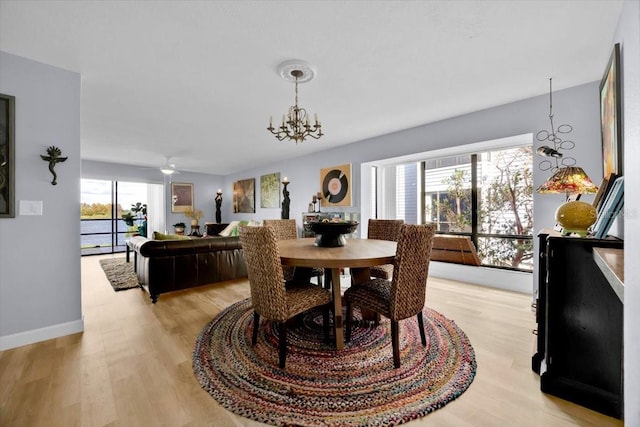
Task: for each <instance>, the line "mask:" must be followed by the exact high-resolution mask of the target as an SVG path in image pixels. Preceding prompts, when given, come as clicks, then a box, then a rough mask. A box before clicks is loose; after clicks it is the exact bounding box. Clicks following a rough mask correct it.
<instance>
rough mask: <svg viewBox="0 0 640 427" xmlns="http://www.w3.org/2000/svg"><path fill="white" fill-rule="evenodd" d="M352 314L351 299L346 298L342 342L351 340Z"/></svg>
mask: <svg viewBox="0 0 640 427" xmlns="http://www.w3.org/2000/svg"><path fill="white" fill-rule="evenodd" d="M352 315H353V306H352V305H351V301H349V300H348V299H347V318H346V319H345V325H344V326H345V329H346V330H345V334H344V342H349V341H351V316H352Z"/></svg>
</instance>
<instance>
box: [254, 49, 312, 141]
mask: <svg viewBox="0 0 640 427" xmlns="http://www.w3.org/2000/svg"><path fill="white" fill-rule="evenodd" d="M278 71H279V73H280V76H281V77H282V78H283V79H285V80H288V81H292V82H294V84H295V95H296V96H295V104H294V105H292V106H291V107H289V112H288V113H287V114H283V115H282V123H281V124H280V126H278V127H277V128H274V127H273V117H270V118H269V127H268V128H267V130H268V131H270V132H271V133H272V134H274V135H275V137H276V138H277V139H278V141H283V140H285V139H287V140H293V141H295V142H296V144H297V143H298V142H302V141H304V140H305V138H307V137H311V138H313V139H319V138H320V137H321V136H322V135H324V134H323V133H322V124H321V123H320V121H319V120H318V116H317V115H316V114H314V118H313V122H314V123H313V124H311V121H310V119H309V114H307V110H305V109H304V108H300V107H299V106H298V83H305V82H308V81H310V80H312V79H313V77H314V76H315V71H314V70H313V68H312V67H311V65H310V64H308V63H306V62H304V61H299V60H293V61H285V62H283V63H282V64H280V65H279V66H278Z"/></svg>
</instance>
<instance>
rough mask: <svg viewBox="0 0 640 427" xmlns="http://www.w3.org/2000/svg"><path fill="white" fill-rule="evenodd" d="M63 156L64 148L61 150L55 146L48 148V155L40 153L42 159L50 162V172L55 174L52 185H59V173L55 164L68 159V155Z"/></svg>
mask: <svg viewBox="0 0 640 427" xmlns="http://www.w3.org/2000/svg"><path fill="white" fill-rule="evenodd" d="M61 156H62V150H60V149H59V148H58V147H55V146H53V145H52V146H51V147H49V148H47V155H46V156H43V155H42V154H40V158H41V159H42V160H44V161H45V162H49V172H51V174H52V175H53V181H51V185H57V184H58V183H57V182H56V180H57V179H58V175H57V174H56V171H55V170H54V168H55V166H56V165H57V164H58V163H61V162H64V161H65V160H67V157H61Z"/></svg>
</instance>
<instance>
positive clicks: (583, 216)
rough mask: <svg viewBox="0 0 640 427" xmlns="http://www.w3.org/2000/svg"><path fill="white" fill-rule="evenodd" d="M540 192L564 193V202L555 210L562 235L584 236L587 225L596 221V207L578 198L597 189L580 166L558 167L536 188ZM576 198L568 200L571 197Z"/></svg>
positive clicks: (589, 225) (586, 231)
mask: <svg viewBox="0 0 640 427" xmlns="http://www.w3.org/2000/svg"><path fill="white" fill-rule="evenodd" d="M536 191H537V192H538V193H541V194H561V193H564V194H565V195H566V202H565V203H564V204H562V205H561V206H560V207H558V209H557V210H556V221H557V223H558V224H560V225H561V226H562V228H563V233H562V234H564V235H569V234H574V233H575V234H578V235H580V236H582V237H585V236H586V235H587V233H588V229H589V227H591V226H592V225H593V223H595V222H596V217H597V215H596V209H595V208H594V207H593V206H592V205H591V204H590V203H585V202H582V201H580V200H578V199H579V198H580V195H582V194H583V193H595V192H597V191H598V187H596V186H595V185H594V184H593V182H591V180H590V179H589V177H588V176H587V174H586V173H585V171H584V170H583V169H582V168H581V167H577V166H566V167H562V168H560V169H558V171H557V172H556V173H554V174H553V176H551V178H549V179H548V180H547V181H546V182H545V183H544V184H542V185H541V186H540V187H538V189H537V190H536ZM574 196H575V197H576V200H570V198H572V197H574Z"/></svg>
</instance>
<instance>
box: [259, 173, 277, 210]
mask: <svg viewBox="0 0 640 427" xmlns="http://www.w3.org/2000/svg"><path fill="white" fill-rule="evenodd" d="M260 207H261V208H280V173H278V172H275V173H270V174H267V175H262V176H261V177H260Z"/></svg>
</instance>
